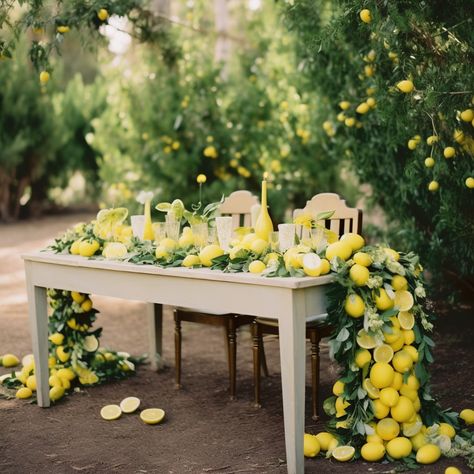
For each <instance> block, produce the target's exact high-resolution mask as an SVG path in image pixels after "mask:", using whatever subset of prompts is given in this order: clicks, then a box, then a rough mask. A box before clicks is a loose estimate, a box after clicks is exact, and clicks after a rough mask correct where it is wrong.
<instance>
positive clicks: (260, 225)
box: [255, 173, 273, 242]
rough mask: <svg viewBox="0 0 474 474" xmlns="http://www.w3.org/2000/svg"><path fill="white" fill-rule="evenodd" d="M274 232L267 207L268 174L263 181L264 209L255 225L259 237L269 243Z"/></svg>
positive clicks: (261, 210)
mask: <svg viewBox="0 0 474 474" xmlns="http://www.w3.org/2000/svg"><path fill="white" fill-rule="evenodd" d="M271 232H273V222H272V220H271V218H270V215H269V214H268V207H267V173H264V174H263V181H262V207H261V209H260V214H259V216H258V218H257V222H256V223H255V233H256V234H257V236H258V237H260V238H261V239H263V240H266V241H267V242H269V241H270V234H271Z"/></svg>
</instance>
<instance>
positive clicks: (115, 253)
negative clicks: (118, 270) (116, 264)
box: [102, 242, 127, 260]
mask: <svg viewBox="0 0 474 474" xmlns="http://www.w3.org/2000/svg"><path fill="white" fill-rule="evenodd" d="M126 254H127V247H126V246H125V245H124V244H122V243H121V242H109V243H108V244H106V245H105V247H104V250H103V251H102V255H103V256H104V257H105V258H106V259H107V260H118V259H120V258H123V257H125V255H126Z"/></svg>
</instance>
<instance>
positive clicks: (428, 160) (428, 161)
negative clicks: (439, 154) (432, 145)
mask: <svg viewBox="0 0 474 474" xmlns="http://www.w3.org/2000/svg"><path fill="white" fill-rule="evenodd" d="M434 165H435V160H434V159H433V158H432V157H431V156H428V157H427V158H425V166H426V167H427V168H433V166H434Z"/></svg>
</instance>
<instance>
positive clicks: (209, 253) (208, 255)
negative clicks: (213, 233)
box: [199, 244, 224, 267]
mask: <svg viewBox="0 0 474 474" xmlns="http://www.w3.org/2000/svg"><path fill="white" fill-rule="evenodd" d="M221 255H224V251H223V250H222V249H221V248H220V247H219V246H218V245H215V244H211V245H207V246H206V247H204V248H203V249H202V250H201V251H200V252H199V258H200V259H201V263H202V264H203V265H204V266H205V267H210V266H211V265H212V259H214V258H217V257H220V256H221Z"/></svg>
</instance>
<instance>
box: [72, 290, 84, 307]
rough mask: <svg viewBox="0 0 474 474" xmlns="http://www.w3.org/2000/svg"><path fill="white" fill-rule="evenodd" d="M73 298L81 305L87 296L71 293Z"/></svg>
mask: <svg viewBox="0 0 474 474" xmlns="http://www.w3.org/2000/svg"><path fill="white" fill-rule="evenodd" d="M71 298H72V299H73V301H74V302H76V303H77V304H81V303H82V302H83V301H84V300H85V299H86V295H84V294H82V293H78V292H77V291H71Z"/></svg>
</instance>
